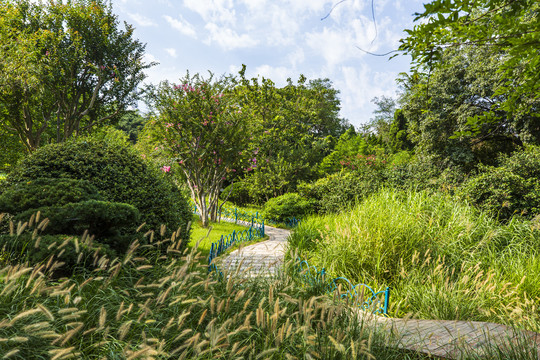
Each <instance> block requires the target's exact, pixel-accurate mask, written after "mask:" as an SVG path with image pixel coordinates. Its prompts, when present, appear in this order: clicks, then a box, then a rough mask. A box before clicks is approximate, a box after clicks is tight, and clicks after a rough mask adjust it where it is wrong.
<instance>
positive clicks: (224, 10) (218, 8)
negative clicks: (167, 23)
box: [184, 0, 237, 26]
mask: <svg viewBox="0 0 540 360" xmlns="http://www.w3.org/2000/svg"><path fill="white" fill-rule="evenodd" d="M184 6H185V7H187V8H188V9H190V10H192V11H194V12H196V13H197V14H199V15H200V16H201V17H202V19H203V20H204V21H206V22H217V23H223V24H228V25H231V26H233V25H234V24H236V22H237V21H236V10H235V8H234V3H233V1H232V0H184Z"/></svg>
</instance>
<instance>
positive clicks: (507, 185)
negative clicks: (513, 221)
mask: <svg viewBox="0 0 540 360" xmlns="http://www.w3.org/2000/svg"><path fill="white" fill-rule="evenodd" d="M499 163H500V165H499V166H498V167H493V166H481V167H479V172H478V174H477V175H475V176H471V177H470V178H469V179H468V180H467V181H466V182H465V183H463V185H462V186H461V187H460V188H459V191H458V194H459V195H460V197H461V198H464V199H467V200H468V201H470V202H471V203H472V204H474V205H475V206H477V207H479V208H480V209H483V210H486V211H488V212H489V213H491V214H492V215H493V216H496V217H498V218H499V220H505V221H506V220H509V219H510V218H511V217H512V216H514V215H519V216H523V217H525V218H533V217H534V216H536V215H538V214H539V213H540V148H539V147H534V146H530V147H528V148H526V149H525V150H524V151H519V152H515V153H513V154H511V155H502V156H501V157H500V158H499Z"/></svg>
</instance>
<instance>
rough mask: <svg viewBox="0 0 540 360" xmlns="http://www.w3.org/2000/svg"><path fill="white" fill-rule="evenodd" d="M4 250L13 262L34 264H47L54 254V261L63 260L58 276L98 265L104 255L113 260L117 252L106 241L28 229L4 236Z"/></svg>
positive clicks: (0, 242) (1, 237)
mask: <svg viewBox="0 0 540 360" xmlns="http://www.w3.org/2000/svg"><path fill="white" fill-rule="evenodd" d="M0 250H1V251H2V252H3V253H4V256H5V257H6V259H5V260H7V261H9V262H12V263H24V262H28V263H29V264H30V265H39V264H43V263H47V262H48V261H49V259H50V258H51V256H53V260H56V261H58V262H60V263H63V264H62V266H61V267H60V268H59V269H58V270H56V271H55V274H56V275H57V276H58V275H70V274H72V273H73V270H74V269H76V268H77V267H78V268H85V269H90V270H91V269H94V268H97V266H98V262H97V260H99V258H101V257H102V256H105V257H107V258H108V259H110V260H112V259H114V258H115V253H114V251H111V249H110V248H109V247H108V246H107V245H104V244H100V243H97V242H92V241H91V239H89V238H87V240H86V241H84V242H82V241H80V239H79V238H78V237H76V236H71V235H41V236H33V235H32V233H29V232H25V233H23V234H21V235H19V236H16V235H6V234H4V235H0Z"/></svg>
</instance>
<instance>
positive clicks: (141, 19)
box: [128, 13, 157, 26]
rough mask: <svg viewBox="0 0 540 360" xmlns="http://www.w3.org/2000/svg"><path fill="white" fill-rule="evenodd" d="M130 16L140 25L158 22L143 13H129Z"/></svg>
mask: <svg viewBox="0 0 540 360" xmlns="http://www.w3.org/2000/svg"><path fill="white" fill-rule="evenodd" d="M128 16H129V18H130V19H131V20H133V21H134V22H135V24H137V25H139V26H157V24H156V23H155V22H154V21H153V20H152V19H150V18H148V17H146V16H144V15H141V14H139V13H128Z"/></svg>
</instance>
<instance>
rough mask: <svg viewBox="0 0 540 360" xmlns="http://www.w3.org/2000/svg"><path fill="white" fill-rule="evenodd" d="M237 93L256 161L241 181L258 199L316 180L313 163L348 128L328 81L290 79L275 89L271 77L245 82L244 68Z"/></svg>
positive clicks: (328, 149)
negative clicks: (247, 184) (245, 118)
mask: <svg viewBox="0 0 540 360" xmlns="http://www.w3.org/2000/svg"><path fill="white" fill-rule="evenodd" d="M236 94H237V97H238V99H239V103H240V104H241V106H242V108H243V111H245V112H246V114H249V116H250V118H251V121H250V129H251V130H250V133H251V137H252V141H251V151H252V153H256V155H257V158H258V159H259V161H258V162H257V164H256V167H253V171H252V172H250V173H249V174H248V175H247V176H246V179H245V181H246V182H247V183H249V184H250V185H251V186H250V187H251V189H252V195H254V196H255V198H256V200H258V201H266V200H268V199H269V198H272V197H275V196H278V195H282V194H283V193H285V192H287V191H290V190H293V189H294V188H295V187H296V184H297V183H298V182H299V181H301V180H310V179H313V178H314V177H315V176H317V172H316V171H315V166H316V164H318V163H319V162H320V161H321V160H322V159H323V158H324V156H325V155H327V154H328V153H329V152H330V151H331V150H332V146H331V145H332V144H333V143H334V139H335V138H336V137H339V136H340V135H341V134H342V133H343V132H345V131H346V130H347V128H348V123H347V121H346V120H344V119H341V118H340V117H339V109H340V107H339V106H340V101H339V98H338V95H339V92H338V91H337V90H335V89H333V88H332V84H331V82H330V81H329V80H328V79H316V80H311V81H308V80H307V79H306V78H305V77H304V76H300V78H299V79H298V81H297V82H296V83H293V81H292V80H291V79H289V80H288V82H287V85H286V86H284V87H281V88H279V87H277V86H275V84H274V83H273V82H272V81H271V80H270V79H266V78H262V79H259V78H252V79H247V78H246V77H245V66H244V68H243V69H242V70H241V71H240V76H239V79H238V81H237V86H236Z"/></svg>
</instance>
